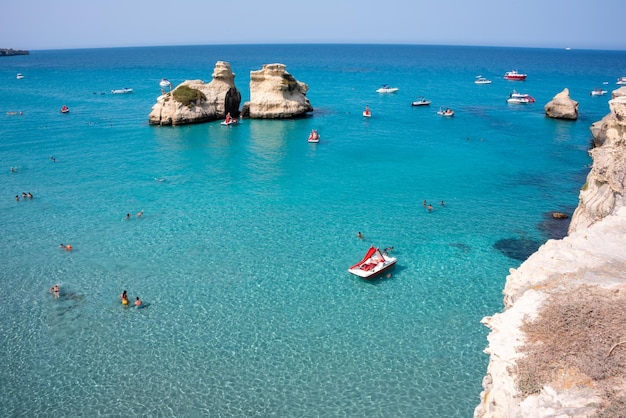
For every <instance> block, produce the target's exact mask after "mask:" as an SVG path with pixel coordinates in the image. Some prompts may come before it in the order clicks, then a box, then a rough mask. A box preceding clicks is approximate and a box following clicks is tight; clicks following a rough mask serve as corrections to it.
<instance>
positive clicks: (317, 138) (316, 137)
mask: <svg viewBox="0 0 626 418" xmlns="http://www.w3.org/2000/svg"><path fill="white" fill-rule="evenodd" d="M308 141H309V142H311V143H314V144H317V143H318V142H320V134H319V133H318V132H317V129H313V130H312V131H311V134H310V135H309V139H308Z"/></svg>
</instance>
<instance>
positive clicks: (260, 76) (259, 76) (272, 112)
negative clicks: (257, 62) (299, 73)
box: [242, 64, 313, 119]
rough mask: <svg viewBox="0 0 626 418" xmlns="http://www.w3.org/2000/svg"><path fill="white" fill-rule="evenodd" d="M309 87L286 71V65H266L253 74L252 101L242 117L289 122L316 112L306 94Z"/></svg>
mask: <svg viewBox="0 0 626 418" xmlns="http://www.w3.org/2000/svg"><path fill="white" fill-rule="evenodd" d="M308 89H309V87H308V86H307V85H306V84H304V83H302V82H300V81H298V80H296V79H295V78H294V77H293V76H292V75H291V74H289V73H288V72H287V71H285V65H284V64H265V65H263V69H261V70H258V71H250V101H249V102H246V103H245V104H244V106H243V110H242V115H243V116H244V117H250V118H260V119H285V118H293V117H298V116H303V115H305V114H306V113H308V112H312V111H313V107H312V106H311V103H309V99H307V97H306V93H307V91H308Z"/></svg>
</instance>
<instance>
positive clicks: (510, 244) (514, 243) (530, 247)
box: [493, 237, 543, 261]
mask: <svg viewBox="0 0 626 418" xmlns="http://www.w3.org/2000/svg"><path fill="white" fill-rule="evenodd" d="M542 244H543V242H542V241H537V240H534V239H531V238H528V237H518V238H503V239H501V240H498V241H496V243H495V244H494V245H493V248H495V249H496V250H498V251H500V252H501V253H502V254H504V255H506V256H507V257H509V258H512V259H514V260H519V261H524V260H526V259H527V258H528V257H530V255H531V254H532V253H534V252H535V251H537V249H539V247H540V246H541V245H542Z"/></svg>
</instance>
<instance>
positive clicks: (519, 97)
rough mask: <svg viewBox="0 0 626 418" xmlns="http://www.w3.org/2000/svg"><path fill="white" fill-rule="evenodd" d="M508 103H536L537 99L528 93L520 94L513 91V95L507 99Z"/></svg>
mask: <svg viewBox="0 0 626 418" xmlns="http://www.w3.org/2000/svg"><path fill="white" fill-rule="evenodd" d="M506 102H507V103H535V98H534V97H532V96H531V95H529V94H526V93H518V92H516V91H515V90H513V93H511V94H510V95H509V98H508V99H506Z"/></svg>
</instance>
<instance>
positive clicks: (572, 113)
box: [544, 88, 578, 120]
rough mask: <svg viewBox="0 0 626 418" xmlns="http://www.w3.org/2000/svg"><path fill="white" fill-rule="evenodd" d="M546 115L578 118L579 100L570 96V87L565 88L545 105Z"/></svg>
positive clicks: (560, 117) (557, 117)
mask: <svg viewBox="0 0 626 418" xmlns="http://www.w3.org/2000/svg"><path fill="white" fill-rule="evenodd" d="M544 110H545V111H546V115H547V116H549V117H551V118H555V119H571V120H576V119H578V102H577V101H575V100H572V99H571V98H570V97H569V89H567V88H565V89H563V91H562V92H560V93H559V94H557V95H556V96H554V97H553V98H552V100H550V101H549V102H548V103H547V104H546V105H545V106H544Z"/></svg>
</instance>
